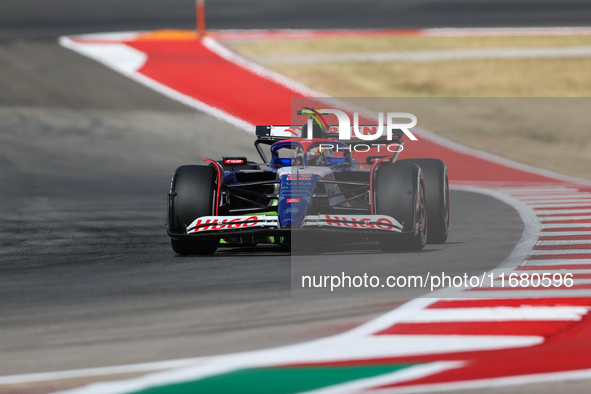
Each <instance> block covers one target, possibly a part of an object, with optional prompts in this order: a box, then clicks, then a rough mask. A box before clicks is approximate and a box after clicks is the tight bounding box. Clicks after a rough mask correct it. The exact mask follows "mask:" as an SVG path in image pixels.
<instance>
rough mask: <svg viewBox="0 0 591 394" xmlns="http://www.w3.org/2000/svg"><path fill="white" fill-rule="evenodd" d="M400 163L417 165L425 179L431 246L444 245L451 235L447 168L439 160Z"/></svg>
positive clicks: (414, 160)
mask: <svg viewBox="0 0 591 394" xmlns="http://www.w3.org/2000/svg"><path fill="white" fill-rule="evenodd" d="M398 163H415V164H417V165H418V166H419V167H421V170H423V175H424V177H425V186H426V190H427V222H428V223H429V225H428V232H429V238H427V243H429V244H442V243H444V242H445V241H446V240H447V237H448V235H449V180H448V177H447V166H446V165H445V163H444V162H443V161H441V160H439V159H405V160H400V161H398Z"/></svg>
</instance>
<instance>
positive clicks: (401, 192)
mask: <svg viewBox="0 0 591 394" xmlns="http://www.w3.org/2000/svg"><path fill="white" fill-rule="evenodd" d="M374 193H376V210H375V212H376V213H377V214H378V215H388V216H391V217H393V218H394V219H396V220H397V221H398V222H399V223H400V224H402V225H403V229H402V231H403V232H405V233H410V234H411V235H410V236H406V237H401V236H400V234H392V236H390V237H382V238H380V239H379V244H380V247H381V248H382V250H383V251H384V252H394V251H419V250H421V249H423V248H424V247H425V244H426V243H427V231H428V227H427V206H426V199H427V197H426V190H425V179H424V177H423V171H422V170H421V168H420V167H419V166H418V165H416V164H414V163H408V162H407V163H405V162H396V163H391V164H384V165H382V166H381V167H379V168H378V169H377V177H376V185H375V188H374Z"/></svg>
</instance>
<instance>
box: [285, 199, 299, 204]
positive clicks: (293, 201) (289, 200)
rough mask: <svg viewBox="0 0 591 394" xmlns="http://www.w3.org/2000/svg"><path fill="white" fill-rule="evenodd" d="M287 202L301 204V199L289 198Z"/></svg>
mask: <svg viewBox="0 0 591 394" xmlns="http://www.w3.org/2000/svg"><path fill="white" fill-rule="evenodd" d="M286 202H287V203H298V202H300V199H299V198H288V199H287V201H286Z"/></svg>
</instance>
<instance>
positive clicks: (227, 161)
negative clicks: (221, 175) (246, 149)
mask: <svg viewBox="0 0 591 394" xmlns="http://www.w3.org/2000/svg"><path fill="white" fill-rule="evenodd" d="M223 160H224V165H234V166H236V165H243V164H246V159H245V158H242V157H229V158H225V157H224V159H223Z"/></svg>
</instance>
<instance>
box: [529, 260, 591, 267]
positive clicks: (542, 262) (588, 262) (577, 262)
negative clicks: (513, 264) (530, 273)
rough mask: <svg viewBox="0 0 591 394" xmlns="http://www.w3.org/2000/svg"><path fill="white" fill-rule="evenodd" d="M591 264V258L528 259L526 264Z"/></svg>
mask: <svg viewBox="0 0 591 394" xmlns="http://www.w3.org/2000/svg"><path fill="white" fill-rule="evenodd" d="M587 264H591V259H542V260H535V259H534V260H528V262H527V264H526V266H528V265H535V266H544V265H552V266H560V265H587Z"/></svg>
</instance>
